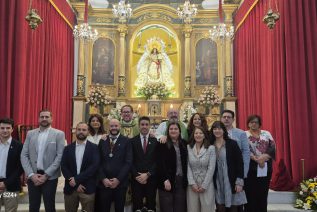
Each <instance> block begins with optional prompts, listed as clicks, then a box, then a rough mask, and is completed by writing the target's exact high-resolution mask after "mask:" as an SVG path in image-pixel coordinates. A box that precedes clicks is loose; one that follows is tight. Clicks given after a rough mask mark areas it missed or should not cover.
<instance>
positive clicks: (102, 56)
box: [92, 38, 115, 85]
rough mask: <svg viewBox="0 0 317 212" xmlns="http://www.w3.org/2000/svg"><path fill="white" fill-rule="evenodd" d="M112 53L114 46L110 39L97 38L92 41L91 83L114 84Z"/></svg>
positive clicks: (113, 52)
mask: <svg viewBox="0 0 317 212" xmlns="http://www.w3.org/2000/svg"><path fill="white" fill-rule="evenodd" d="M114 54H115V48H114V44H113V42H112V40H110V39H107V38H99V39H98V40H97V41H96V42H95V43H94V47H93V57H92V83H93V84H96V83H99V84H103V85H113V84H114Z"/></svg>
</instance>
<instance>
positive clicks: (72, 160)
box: [61, 141, 100, 194]
mask: <svg viewBox="0 0 317 212" xmlns="http://www.w3.org/2000/svg"><path fill="white" fill-rule="evenodd" d="M75 153H76V142H73V143H71V144H69V145H68V146H67V147H65V149H64V153H63V156H62V161H61V168H62V173H63V175H64V177H65V186H64V193H65V194H71V193H73V192H74V191H75V190H76V189H77V188H78V186H79V185H80V184H81V185H83V186H84V187H85V188H86V191H85V193H86V194H92V193H95V191H96V177H97V171H98V167H99V160H100V157H99V151H98V147H97V145H96V144H93V143H91V142H90V141H87V143H86V147H85V151H84V155H83V162H82V164H81V168H80V173H79V174H77V165H76V156H75ZM71 177H74V178H75V182H76V186H75V187H71V186H70V185H69V183H68V180H69V178H71Z"/></svg>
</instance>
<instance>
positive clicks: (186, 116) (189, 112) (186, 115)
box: [182, 105, 197, 123]
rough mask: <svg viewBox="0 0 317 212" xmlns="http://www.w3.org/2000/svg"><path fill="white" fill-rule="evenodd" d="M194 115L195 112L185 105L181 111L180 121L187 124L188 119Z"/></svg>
mask: <svg viewBox="0 0 317 212" xmlns="http://www.w3.org/2000/svg"><path fill="white" fill-rule="evenodd" d="M194 113H197V110H196V109H195V108H194V107H192V106H191V105H187V106H186V107H185V109H184V110H183V113H182V115H183V117H182V121H183V122H185V123H188V122H189V119H190V117H191V116H192V115H193V114H194Z"/></svg>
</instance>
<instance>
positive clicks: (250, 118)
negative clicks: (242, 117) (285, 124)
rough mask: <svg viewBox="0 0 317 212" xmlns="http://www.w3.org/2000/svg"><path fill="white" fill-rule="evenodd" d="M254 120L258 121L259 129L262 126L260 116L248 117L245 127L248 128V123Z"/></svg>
mask: <svg viewBox="0 0 317 212" xmlns="http://www.w3.org/2000/svg"><path fill="white" fill-rule="evenodd" d="M254 119H257V120H258V122H259V126H260V127H261V126H262V118H261V116H259V115H256V114H254V115H250V116H248V119H247V127H249V123H250V122H251V121H253V120H254Z"/></svg>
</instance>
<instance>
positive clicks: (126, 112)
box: [122, 111, 131, 114]
mask: <svg viewBox="0 0 317 212" xmlns="http://www.w3.org/2000/svg"><path fill="white" fill-rule="evenodd" d="M122 113H125V114H128V113H131V111H122Z"/></svg>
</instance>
